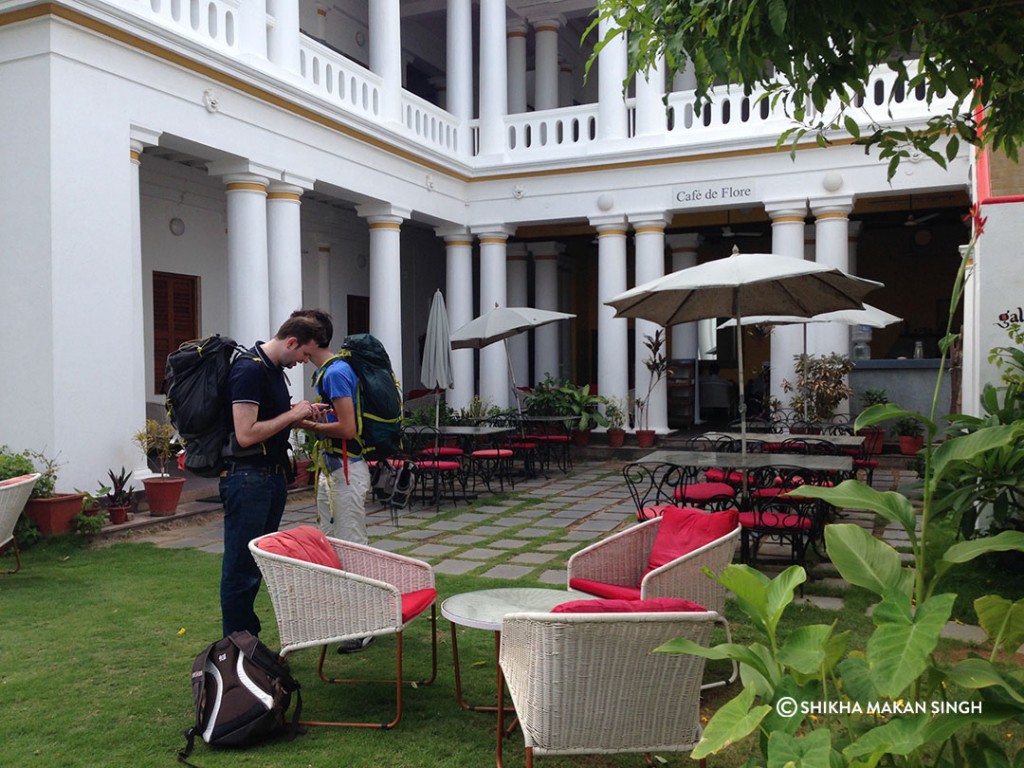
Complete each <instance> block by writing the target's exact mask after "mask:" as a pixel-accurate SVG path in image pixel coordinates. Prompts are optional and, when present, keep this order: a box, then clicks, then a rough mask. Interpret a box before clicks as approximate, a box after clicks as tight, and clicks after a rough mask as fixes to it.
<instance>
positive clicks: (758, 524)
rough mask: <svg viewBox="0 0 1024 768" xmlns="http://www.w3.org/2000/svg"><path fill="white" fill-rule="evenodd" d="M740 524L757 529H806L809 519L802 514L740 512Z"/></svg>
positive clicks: (808, 525)
mask: <svg viewBox="0 0 1024 768" xmlns="http://www.w3.org/2000/svg"><path fill="white" fill-rule="evenodd" d="M739 517H740V525H742V526H743V527H744V528H752V529H757V530H762V531H764V530H783V531H791V530H794V529H804V530H808V529H810V527H811V519H810V518H809V517H804V516H803V515H783V514H780V513H777V512H741V513H740V516H739Z"/></svg>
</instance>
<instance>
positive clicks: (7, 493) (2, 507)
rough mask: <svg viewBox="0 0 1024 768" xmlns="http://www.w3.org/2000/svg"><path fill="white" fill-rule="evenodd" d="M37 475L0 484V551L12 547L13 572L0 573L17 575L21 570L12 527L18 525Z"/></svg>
mask: <svg viewBox="0 0 1024 768" xmlns="http://www.w3.org/2000/svg"><path fill="white" fill-rule="evenodd" d="M38 479H39V473H38V472H36V473H34V474H31V475H23V476H22V477H12V478H11V479H10V480H5V481H4V482H3V483H0V550H3V549H4V547H6V546H7V545H8V544H11V545H12V546H13V547H14V562H15V566H14V570H10V571H0V573H17V572H18V571H20V570H21V552H20V551H19V550H18V542H17V540H16V539H15V538H14V526H15V525H17V523H18V518H19V517H20V516H21V511H22V510H23V509H24V508H25V502H26V501H28V497H29V496H31V495H32V489H33V488H35V487H36V481H37V480H38Z"/></svg>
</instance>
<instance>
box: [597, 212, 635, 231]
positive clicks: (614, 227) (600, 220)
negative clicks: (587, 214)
mask: <svg viewBox="0 0 1024 768" xmlns="http://www.w3.org/2000/svg"><path fill="white" fill-rule="evenodd" d="M590 226H592V227H593V228H594V229H596V230H597V234H598V236H599V237H600V236H602V235H621V236H623V237H625V236H626V230H627V229H628V228H629V225H628V224H627V222H626V217H625V216H622V215H621V214H620V215H615V216H592V217H591V218H590Z"/></svg>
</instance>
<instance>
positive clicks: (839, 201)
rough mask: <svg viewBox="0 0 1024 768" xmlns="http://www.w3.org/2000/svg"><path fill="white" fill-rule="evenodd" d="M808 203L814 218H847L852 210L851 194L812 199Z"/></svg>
mask: <svg viewBox="0 0 1024 768" xmlns="http://www.w3.org/2000/svg"><path fill="white" fill-rule="evenodd" d="M810 204H811V213H813V214H814V217H815V219H818V220H820V219H831V218H847V217H848V216H849V215H850V212H851V211H852V210H853V196H852V195H843V196H842V197H827V198H818V199H812V200H811V201H810Z"/></svg>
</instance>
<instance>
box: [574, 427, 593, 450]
mask: <svg viewBox="0 0 1024 768" xmlns="http://www.w3.org/2000/svg"><path fill="white" fill-rule="evenodd" d="M572 442H573V445H575V446H576V447H578V448H583V447H585V446H588V445H590V430H589V429H577V430H576V431H575V432H573V433H572Z"/></svg>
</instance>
